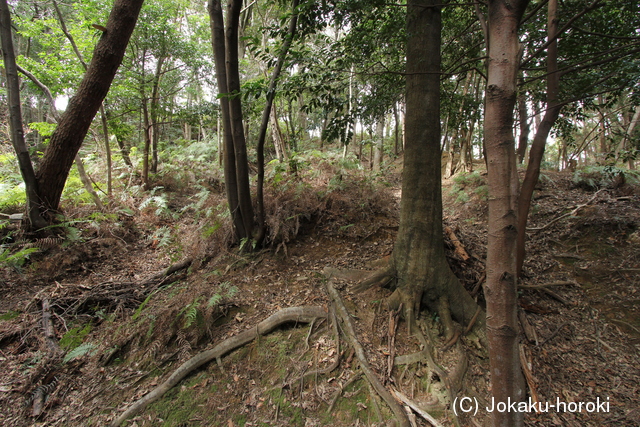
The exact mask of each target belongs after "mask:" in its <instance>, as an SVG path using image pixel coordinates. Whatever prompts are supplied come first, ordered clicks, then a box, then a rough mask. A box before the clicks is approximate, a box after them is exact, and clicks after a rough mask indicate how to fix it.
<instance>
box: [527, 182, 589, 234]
mask: <svg viewBox="0 0 640 427" xmlns="http://www.w3.org/2000/svg"><path fill="white" fill-rule="evenodd" d="M601 191H602V190H598V191H596V193H595V194H594V195H593V197H592V198H590V199H589V201H587V203H583V204H581V205H578V206H576V208H575V209H573V210H572V211H571V212H569V213H566V214H564V215H560V216H559V217H557V218H555V219H552V220H551V221H549V222H548V223H547V224H545V225H543V226H542V227H538V228H527V231H530V232H534V233H537V232H539V231H542V230H544V229H545V228H549V227H550V226H552V225H553V224H555V223H556V222H558V221H560V220H562V219H564V218H566V217H569V216H574V215H575V214H577V213H578V211H579V210H580V209H582V208H584V207H586V206H589V205H590V204H591V203H593V202H594V200H596V199H597V198H598V194H600V192H601Z"/></svg>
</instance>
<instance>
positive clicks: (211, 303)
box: [207, 294, 222, 308]
mask: <svg viewBox="0 0 640 427" xmlns="http://www.w3.org/2000/svg"><path fill="white" fill-rule="evenodd" d="M220 301H222V295H220V294H215V295H213V296H212V297H211V298H209V302H208V303H207V308H211V307H213V306H214V305H218V304H220Z"/></svg>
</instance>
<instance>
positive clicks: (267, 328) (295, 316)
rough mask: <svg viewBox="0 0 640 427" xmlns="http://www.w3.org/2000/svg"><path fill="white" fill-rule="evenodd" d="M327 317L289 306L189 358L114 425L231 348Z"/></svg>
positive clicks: (312, 309) (318, 311)
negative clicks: (286, 325) (288, 326)
mask: <svg viewBox="0 0 640 427" xmlns="http://www.w3.org/2000/svg"><path fill="white" fill-rule="evenodd" d="M326 316H327V313H326V311H325V310H324V308H322V307H289V308H285V309H283V310H280V311H278V312H277V313H275V314H272V315H271V316H269V317H268V318H266V319H265V320H263V321H262V322H260V323H258V324H257V325H256V326H255V327H252V328H251V329H247V330H246V331H244V332H241V333H239V334H238V335H235V336H233V337H231V338H228V339H226V340H224V341H222V342H221V343H219V344H217V345H216V346H215V347H213V348H212V349H209V350H205V351H203V352H201V353H199V354H197V355H196V356H194V357H192V358H191V359H189V360H187V361H186V362H185V363H183V364H182V365H181V366H180V367H179V368H178V369H177V370H175V371H174V372H173V374H171V376H170V377H169V378H167V380H166V381H165V382H163V383H162V384H160V385H159V386H158V387H156V388H155V389H153V390H152V391H151V392H149V393H147V394H146V395H145V396H143V397H142V398H140V399H139V400H137V401H135V402H134V403H133V404H132V405H131V406H129V408H128V409H127V410H126V411H124V413H122V415H120V416H119V417H118V418H116V419H115V420H114V421H113V422H112V423H111V427H117V426H119V425H121V424H122V423H123V422H124V421H125V420H126V419H128V418H130V417H131V416H133V415H135V414H137V413H138V412H140V411H142V410H143V409H144V408H146V407H147V405H149V404H150V403H152V402H155V401H156V400H158V399H159V398H160V397H162V395H163V394H164V393H166V392H167V391H168V390H170V389H171V388H172V387H173V386H175V385H176V384H178V383H179V382H180V381H181V380H182V379H183V378H184V377H186V376H187V375H188V374H190V373H191V372H192V371H194V370H195V369H197V368H199V367H200V366H202V365H204V364H205V363H207V362H209V361H211V360H213V359H216V358H219V357H222V356H223V355H225V354H227V353H229V352H230V351H232V350H235V349H236V348H238V347H242V346H243V345H245V344H248V343H249V342H251V341H253V340H254V339H255V338H257V337H258V336H260V335H265V334H267V333H269V332H271V331H272V330H274V329H275V328H277V327H278V326H280V325H282V324H283V323H287V322H302V323H309V322H311V321H313V320H314V319H317V318H324V317H326Z"/></svg>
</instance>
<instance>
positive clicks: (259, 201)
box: [256, 0, 299, 246]
mask: <svg viewBox="0 0 640 427" xmlns="http://www.w3.org/2000/svg"><path fill="white" fill-rule="evenodd" d="M298 3H299V0H293V3H292V4H291V9H292V11H293V15H291V21H290V22H289V31H288V33H287V35H286V37H285V40H284V43H283V44H282V48H281V49H280V53H279V54H278V61H277V62H276V67H275V68H274V70H273V72H272V73H271V80H270V81H269V88H268V89H267V99H266V101H267V102H266V105H265V106H264V110H263V111H262V123H261V124H260V131H259V133H258V144H257V149H256V150H257V156H258V179H257V184H256V207H257V210H258V235H257V237H256V244H257V245H258V246H262V242H263V240H264V237H265V233H266V230H265V227H266V225H265V212H264V189H263V188H264V142H265V139H266V138H267V127H268V126H269V117H271V116H272V115H271V107H272V105H273V100H274V98H275V96H276V86H277V83H278V77H280V72H281V71H282V66H283V65H284V61H285V59H286V57H287V53H288V52H289V47H290V46H291V42H292V41H293V37H294V36H295V34H296V27H297V24H298V11H297V8H298ZM273 116H274V117H275V114H274V115H273ZM274 121H276V125H277V118H276V120H274ZM277 132H278V129H277V127H274V129H273V134H274V135H276V133H277ZM282 149H283V154H284V146H283V147H282Z"/></svg>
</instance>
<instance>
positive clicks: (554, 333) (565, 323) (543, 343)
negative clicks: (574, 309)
mask: <svg viewBox="0 0 640 427" xmlns="http://www.w3.org/2000/svg"><path fill="white" fill-rule="evenodd" d="M568 324H569V322H564V323H563V324H562V325H560V326H558V328H557V329H556V330H555V331H554V332H553V333H552V334H551V335H549V337H548V338H547V339H545V340H544V341H542V342H541V343H540V346H543V345H545V344H546V343H548V342H549V341H551V340H552V339H553V337H555V336H556V335H558V332H560V329H562V328H564V327H565V326H567V325H568Z"/></svg>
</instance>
